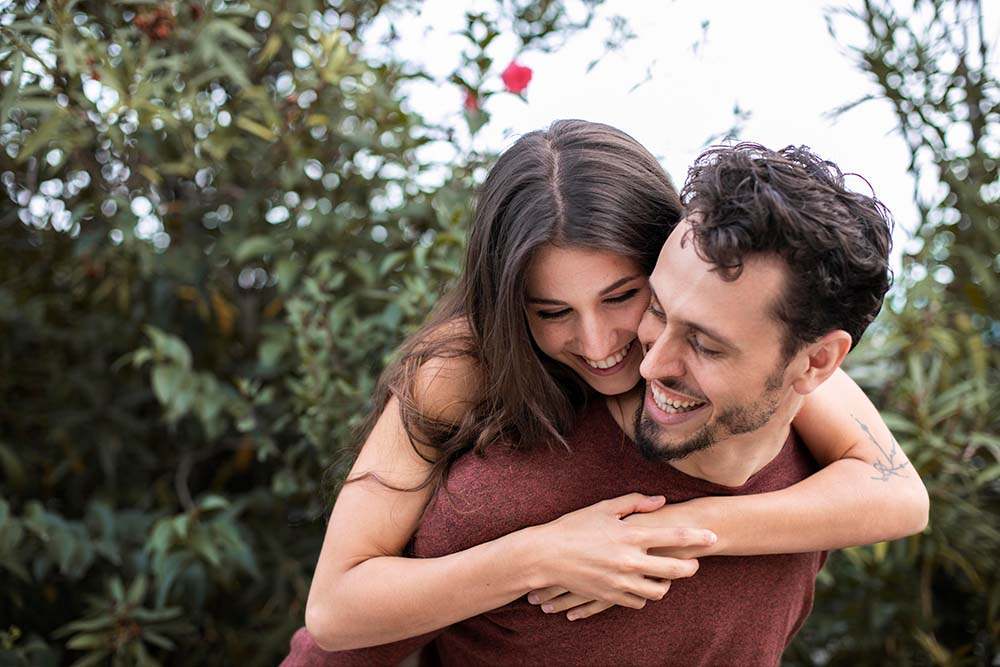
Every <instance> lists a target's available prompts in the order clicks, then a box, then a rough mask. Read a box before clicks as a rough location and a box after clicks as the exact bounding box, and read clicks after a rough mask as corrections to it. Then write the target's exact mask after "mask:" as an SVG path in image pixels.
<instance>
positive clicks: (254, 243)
mask: <svg viewBox="0 0 1000 667" xmlns="http://www.w3.org/2000/svg"><path fill="white" fill-rule="evenodd" d="M277 249H278V242H277V240H275V238H274V237H272V236H251V237H250V238H248V239H246V240H244V241H243V242H242V243H240V245H239V247H238V248H237V249H236V252H235V253H233V261H235V262H236V263H237V264H243V263H244V262H246V261H247V260H248V259H254V258H256V257H262V256H264V255H269V254H271V253H273V252H274V251H275V250H277Z"/></svg>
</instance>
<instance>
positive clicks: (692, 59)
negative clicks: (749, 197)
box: [395, 0, 916, 261]
mask: <svg viewBox="0 0 1000 667" xmlns="http://www.w3.org/2000/svg"><path fill="white" fill-rule="evenodd" d="M473 4H474V3H468V2H463V3H456V2H453V1H452V0H427V2H426V3H425V5H424V9H423V11H422V14H421V15H420V16H419V17H417V18H403V19H402V20H400V21H397V23H396V27H397V29H398V30H399V32H400V34H401V35H402V36H403V39H402V42H401V43H400V44H398V45H397V48H396V49H395V50H396V54H397V55H398V56H403V57H404V58H413V59H416V60H419V61H421V62H424V63H425V64H426V66H427V67H428V68H429V69H430V71H431V72H433V73H435V74H436V75H439V76H440V77H441V80H444V77H446V75H447V74H448V73H450V72H451V70H452V69H453V68H454V67H455V65H456V64H457V63H458V62H459V58H460V52H461V49H462V48H463V47H464V46H465V45H466V42H465V41H464V38H462V37H459V36H455V35H454V34H453V33H454V32H455V31H457V30H459V29H462V28H464V14H463V12H464V11H465V9H466V8H469V7H470V6H472V5H473ZM827 4H829V3H825V2H821V1H819V0H795V1H791V0H782V1H773V2H767V3H759V2H735V1H727V2H711V3H702V2H696V1H695V0H674V1H672V2H661V1H656V2H651V1H649V0H608V2H607V3H606V6H605V7H603V8H602V10H601V14H600V16H602V17H607V16H609V15H611V14H615V13H617V14H622V15H625V16H626V17H627V18H628V19H629V21H630V22H631V26H632V29H633V31H634V32H635V33H636V34H637V38H636V39H634V40H633V41H631V42H629V43H628V44H627V45H626V46H625V47H624V49H623V50H622V51H619V52H615V53H611V54H609V55H608V56H606V57H605V58H604V59H603V60H602V61H601V62H600V63H599V64H598V65H597V67H596V68H594V69H593V70H592V71H591V72H589V73H588V72H587V71H586V68H587V64H588V63H589V62H590V61H591V60H593V59H594V58H595V57H597V56H598V55H600V54H601V53H602V52H603V50H604V46H603V43H602V42H603V37H604V35H605V34H606V32H607V31H606V29H605V28H603V23H604V21H603V20H602V21H599V22H597V24H596V26H595V27H596V29H592V30H590V31H588V32H585V33H580V34H578V35H576V36H574V37H573V38H572V39H570V40H569V42H568V44H566V46H565V47H564V48H563V49H561V50H560V51H559V52H556V53H534V52H528V53H524V54H521V55H520V56H519V57H518V60H519V62H521V64H524V65H527V66H529V67H531V68H532V69H533V70H534V76H533V78H532V81H531V84H530V85H529V87H528V90H527V103H525V102H523V101H521V100H520V99H518V98H517V97H515V96H513V95H506V94H505V95H495V96H493V97H491V98H490V99H489V100H488V101H487V103H486V105H485V108H486V109H487V110H488V111H489V112H490V113H491V114H492V120H491V122H490V124H489V125H487V126H486V127H485V128H484V129H483V130H482V131H481V132H480V135H479V136H478V137H477V139H476V145H477V146H480V147H491V148H502V147H504V146H506V145H509V144H510V143H511V142H512V140H513V139H512V137H516V135H518V134H520V133H523V132H527V131H530V130H534V129H538V128H541V127H544V126H545V125H547V124H549V123H550V122H552V121H553V120H555V119H559V118H584V119H586V120H593V121H601V122H605V123H608V124H610V125H614V126H616V127H619V128H621V129H623V130H625V131H626V132H628V133H629V134H631V135H632V136H634V137H635V138H636V139H637V140H639V141H640V142H641V143H642V144H644V145H645V146H646V147H647V148H648V149H649V150H650V151H651V152H652V153H653V154H654V155H656V156H657V157H658V158H659V159H660V161H661V163H662V164H663V165H664V167H665V168H666V169H667V171H668V172H669V173H670V175H671V177H672V178H673V179H674V182H675V184H677V185H678V187H679V186H680V185H681V184H682V183H683V181H684V176H685V174H686V170H687V166H688V165H689V164H690V163H691V162H692V161H693V160H694V158H695V157H696V156H697V154H698V152H699V151H700V149H701V148H702V146H703V144H704V143H705V141H706V140H707V139H708V138H709V137H710V136H712V135H715V134H717V133H719V132H723V131H725V130H727V129H728V128H729V127H730V126H731V125H732V123H733V116H732V110H733V106H734V104H739V106H740V107H741V108H742V109H745V110H749V111H750V112H752V117H751V119H750V120H749V121H748V122H747V123H746V125H745V129H744V131H743V133H742V136H741V138H743V139H747V140H753V141H757V142H759V143H762V144H764V145H766V146H769V147H772V148H780V147H782V146H785V145H788V144H805V145H808V146H810V147H811V148H813V149H814V150H815V151H816V152H817V153H819V154H820V155H821V156H823V157H824V158H827V159H830V160H833V161H834V162H836V163H837V164H838V165H839V166H840V167H841V168H842V169H843V170H844V171H845V172H857V173H859V174H862V175H863V176H865V177H866V178H867V179H868V180H869V181H870V182H871V184H872V185H873V187H874V189H875V192H876V194H877V196H878V197H879V198H880V199H881V200H882V201H883V202H884V203H885V204H886V205H887V206H889V208H890V210H892V212H893V214H894V216H895V218H896V223H897V234H896V239H897V243H896V253H895V254H896V255H897V258H898V252H899V250H900V249H901V247H902V245H903V244H904V243H905V240H906V238H907V234H906V233H905V230H910V229H913V228H914V226H915V222H916V208H915V206H914V204H913V184H912V180H911V178H910V177H909V175H908V174H907V172H906V167H907V163H908V153H907V151H906V148H905V145H904V143H903V140H902V138H901V137H899V136H898V135H897V134H895V133H894V132H893V127H894V123H893V116H892V111H891V109H890V107H889V104H888V103H887V102H885V101H875V102H868V103H866V104H864V105H862V106H861V107H859V108H856V109H854V110H852V111H851V112H848V113H847V114H846V115H843V116H840V117H839V118H837V119H832V118H830V117H829V115H828V114H829V112H830V111H831V110H832V109H834V108H836V107H837V106H839V105H842V104H844V103H847V102H850V101H853V100H855V99H857V98H859V97H861V96H862V95H864V94H866V93H870V92H873V91H874V84H873V83H870V82H869V80H868V79H867V77H866V76H865V75H864V74H863V73H862V72H861V71H860V70H858V69H857V67H856V66H855V65H854V63H853V62H852V60H851V58H850V57H849V55H848V54H847V52H846V49H845V47H843V46H841V45H838V43H837V42H835V41H834V39H833V38H832V37H831V36H830V34H829V33H828V32H827V28H826V23H825V21H824V15H823V8H824V6H825V5H827ZM487 6H488V5H487ZM705 20H708V21H709V26H708V29H707V33H705V37H706V38H705V39H704V41H702V43H701V45H700V47H699V48H698V49H697V50H695V49H694V48H693V45H694V44H695V42H698V41H701V38H702V35H703V30H702V22H703V21H705ZM840 24H844V25H847V26H850V25H851V24H850V23H849V22H844V21H841V23H840ZM840 24H838V25H840ZM516 47H517V44H516V42H515V40H513V39H510V40H504V39H497V40H496V41H495V42H494V44H493V45H491V55H492V56H493V57H494V58H495V59H496V62H495V68H496V75H497V79H496V81H495V89H499V88H500V87H501V86H502V84H501V83H500V81H499V73H500V71H502V69H503V67H504V66H505V65H506V63H507V62H509V60H510V59H511V58H512V57H513V56H515V55H516V53H515V49H516ZM649 66H652V78H651V80H649V81H648V82H646V83H645V84H643V85H642V86H640V87H639V88H638V89H637V90H635V91H633V92H629V90H630V89H631V88H632V87H633V86H634V85H635V84H636V83H639V82H640V81H642V80H643V79H645V78H646V71H647V68H648V67H649ZM462 101H463V93H462V92H461V91H460V90H459V89H458V88H457V87H456V86H454V85H451V84H444V85H432V84H421V85H418V86H415V87H414V88H413V90H412V92H411V94H410V96H409V99H408V102H409V104H410V105H411V107H412V108H413V109H415V110H416V111H418V112H420V113H422V114H424V115H425V116H427V117H428V118H429V119H431V120H439V121H445V122H448V123H449V124H452V125H455V126H458V127H464V121H463V120H462V116H461V110H462ZM439 150H440V151H442V152H440V153H438V154H437V155H436V156H435V157H436V158H438V159H442V160H446V159H447V158H448V152H447V149H446V148H443V147H441V148H439ZM852 187H854V188H856V189H861V188H862V187H863V183H860V182H859V183H852ZM897 261H898V259H897Z"/></svg>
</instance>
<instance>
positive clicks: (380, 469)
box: [283, 121, 927, 667]
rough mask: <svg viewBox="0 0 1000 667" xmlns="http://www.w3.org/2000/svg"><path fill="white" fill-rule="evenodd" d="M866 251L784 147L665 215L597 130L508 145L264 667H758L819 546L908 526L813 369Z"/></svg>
mask: <svg viewBox="0 0 1000 667" xmlns="http://www.w3.org/2000/svg"><path fill="white" fill-rule="evenodd" d="M682 203H683V206H682ZM889 246H890V224H889V220H888V213H887V211H886V210H885V209H884V208H883V207H882V206H881V205H880V204H879V203H878V202H877V201H876V200H874V199H873V198H870V197H865V196H862V195H860V194H856V193H853V192H850V191H848V190H846V189H845V187H844V184H843V176H842V174H841V173H840V171H839V170H838V169H837V167H836V166H835V165H833V164H832V163H828V162H824V161H822V160H821V159H819V158H818V157H816V156H815V155H814V154H812V153H811V152H809V151H808V150H807V149H804V148H787V149H785V150H782V151H779V152H773V151H769V150H767V149H764V148H762V147H760V146H756V145H751V144H740V145H738V146H735V147H725V148H714V149H710V150H708V151H707V152H705V153H704V154H702V155H701V156H700V157H699V158H698V160H697V161H696V163H695V165H694V166H693V167H692V168H691V170H690V171H689V175H688V180H687V183H686V184H685V186H684V189H683V192H682V193H681V195H680V196H678V194H677V193H676V191H675V190H674V188H673V186H672V185H671V183H670V181H669V178H668V177H667V176H666V174H665V173H664V172H663V170H662V168H661V167H660V165H659V164H658V163H657V161H656V160H655V159H654V158H653V157H652V156H651V155H650V154H649V153H648V152H647V151H646V150H645V149H643V148H642V147H641V146H640V145H639V144H638V143H636V142H635V141H634V140H633V139H632V138H631V137H629V136H628V135H626V134H624V133H623V132H621V131H619V130H616V129H614V128H611V127H609V126H606V125H601V124H596V123H587V122H583V121H559V122H556V123H554V124H553V125H552V126H551V127H550V128H549V129H548V130H545V131H538V132H532V133H529V134H527V135H525V136H523V137H522V138H520V139H519V140H518V141H517V142H516V143H515V144H514V145H513V146H512V147H511V148H510V149H509V150H507V151H506V152H505V153H504V154H503V155H502V156H501V157H500V159H499V160H498V161H497V163H496V165H495V166H494V167H493V169H492V170H491V172H490V173H489V175H488V176H487V178H486V181H485V182H484V184H483V186H482V189H481V191H480V194H479V199H478V203H477V207H476V217H475V221H474V223H473V228H472V230H471V234H470V238H469V243H468V249H467V253H466V258H465V263H464V271H463V274H462V276H461V277H460V279H459V282H458V284H457V285H456V287H455V288H454V289H453V290H452V291H451V292H449V293H448V294H447V295H446V296H445V297H443V299H442V301H441V303H440V304H439V307H438V308H437V309H436V311H435V313H434V314H433V315H432V316H431V318H430V320H429V322H428V323H427V325H426V326H425V327H424V329H422V330H421V331H420V332H418V333H417V334H416V335H415V336H414V337H413V338H411V339H410V340H409V341H408V342H407V343H406V345H405V346H404V347H403V349H402V351H401V353H400V355H399V357H398V358H397V360H396V361H395V362H394V364H393V365H392V366H391V367H390V368H388V369H387V370H386V372H385V374H384V375H383V378H382V381H381V384H380V387H379V394H378V396H377V404H376V408H377V409H376V411H375V413H374V415H373V417H372V420H371V423H370V426H369V429H368V432H367V438H366V440H365V442H364V445H363V446H362V448H361V450H360V452H359V454H358V458H357V461H356V462H355V464H354V467H353V469H352V471H351V474H350V476H349V479H348V482H346V483H345V485H344V487H343V489H342V491H341V492H340V495H339V497H338V499H337V503H336V505H335V507H334V509H333V512H332V514H331V517H330V523H329V527H328V530H327V536H326V540H325V542H324V545H323V550H322V553H321V554H320V559H319V563H318V564H317V567H316V573H315V577H314V579H313V584H312V589H311V590H310V594H309V601H308V607H307V611H306V627H307V628H308V632H307V631H306V630H304V629H303V630H300V631H299V632H298V633H297V634H296V636H295V637H294V638H293V640H292V651H291V654H290V655H289V656H288V658H286V660H285V662H284V663H283V664H284V665H286V666H288V667H300V666H306V665H309V666H319V665H393V664H398V663H399V661H400V660H402V659H403V658H405V657H406V656H407V655H408V654H409V653H411V652H412V651H414V650H415V649H417V648H419V647H421V646H426V648H425V650H424V653H423V655H422V659H423V661H424V663H425V664H443V665H463V666H464V665H475V664H527V663H531V664H547V665H548V664H552V665H618V664H620V665H683V666H691V665H705V666H710V665H711V666H715V665H777V664H778V663H779V661H780V656H781V653H782V651H783V649H784V648H785V647H786V646H787V644H788V642H789V641H790V640H791V638H792V636H793V635H794V634H795V632H796V631H797V630H798V629H799V627H800V626H801V624H802V623H803V621H804V620H805V618H806V616H807V615H808V613H809V610H810V608H811V605H812V598H813V587H814V579H815V576H816V574H817V572H818V570H819V568H820V567H821V565H822V563H823V560H824V557H825V555H824V553H822V552H823V551H825V550H827V549H831V548H837V547H843V546H849V545H854V544H864V543H869V542H873V541H879V540H885V539H893V538H897V537H901V536H904V535H908V534H911V533H914V532H917V531H919V530H921V529H922V528H923V527H924V525H925V523H926V517H927V495H926V491H925V490H924V488H923V485H922V483H921V482H920V480H919V478H918V477H917V475H916V473H915V472H914V471H913V470H912V469H911V468H910V467H909V466H908V462H907V461H906V458H905V456H904V454H903V453H902V451H900V450H899V448H898V447H897V446H896V444H895V442H894V440H893V439H892V436H891V435H890V434H889V432H888V430H887V428H886V426H885V425H884V424H883V423H882V421H881V419H880V418H879V416H878V413H877V411H876V410H875V408H874V406H872V405H871V403H870V402H869V401H868V400H867V398H866V397H865V396H864V395H863V393H862V392H861V391H860V389H859V388H858V387H857V386H856V385H855V384H854V383H853V382H852V381H851V380H850V379H849V378H848V377H847V376H846V375H845V374H844V373H843V371H840V370H838V369H839V365H840V363H841V361H842V360H843V358H844V356H845V355H846V354H847V352H848V351H849V349H851V347H852V346H853V345H854V344H855V343H856V342H857V340H858V339H859V338H860V337H861V335H862V333H863V332H864V330H865V328H866V327H867V326H868V324H869V323H870V322H871V321H872V319H873V318H874V317H875V315H876V314H877V313H878V310H879V308H880V307H881V303H882V298H883V295H884V294H885V292H886V289H887V288H888V269H887V262H888V251H889ZM640 374H641V377H640ZM791 426H794V429H793V428H791ZM404 554H405V557H404ZM721 556H726V557H721ZM668 589H669V590H668ZM647 603H648V604H647ZM640 608H642V611H635V610H636V609H640ZM567 617H568V618H569V620H567ZM588 617H589V618H588ZM582 618H587V620H586V621H583V622H576V623H573V622H570V621H571V620H576V619H582ZM390 642H394V643H390ZM376 645H378V646H376ZM359 647H370V648H359ZM324 649H326V650H329V651H331V652H326V651H325V650H324Z"/></svg>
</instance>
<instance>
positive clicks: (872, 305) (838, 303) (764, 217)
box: [681, 143, 892, 356]
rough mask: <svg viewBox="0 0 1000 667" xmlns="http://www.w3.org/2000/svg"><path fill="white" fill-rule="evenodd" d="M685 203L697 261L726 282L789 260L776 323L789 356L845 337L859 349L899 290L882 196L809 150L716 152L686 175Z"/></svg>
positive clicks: (741, 147)
mask: <svg viewBox="0 0 1000 667" xmlns="http://www.w3.org/2000/svg"><path fill="white" fill-rule="evenodd" d="M866 182H867V181H866ZM681 199H682V201H683V202H684V205H685V207H686V213H687V219H688V222H689V223H690V224H691V229H690V230H689V231H688V234H690V235H692V236H693V238H694V242H695V248H696V250H697V252H698V254H699V256H701V257H702V259H704V260H705V261H707V262H709V263H711V264H714V265H715V266H716V267H717V270H718V271H719V273H720V275H722V277H723V278H724V279H726V280H735V279H736V278H738V277H739V275H740V273H741V272H742V270H743V263H744V261H745V260H746V258H748V257H751V256H754V255H767V254H771V255H777V256H780V257H781V258H782V259H783V260H784V262H785V265H786V266H787V268H788V277H787V282H786V285H785V290H784V295H783V296H782V298H781V299H780V300H779V301H778V303H776V304H775V306H774V308H775V312H774V315H775V317H777V318H778V320H779V321H781V322H783V323H784V324H785V328H786V336H785V340H784V351H785V353H786V355H789V356H790V355H791V354H793V353H794V352H796V351H797V350H799V349H800V348H801V347H802V346H803V345H805V344H807V343H810V342H812V341H815V340H816V339H818V338H819V337H821V336H823V335H824V334H826V333H829V332H830V331H834V330H837V329H842V330H844V331H846V332H847V333H849V334H850V335H851V341H852V346H853V345H856V344H857V342H858V341H859V340H860V339H861V335H862V334H863V333H864V331H865V329H866V328H867V327H868V325H869V324H871V322H872V320H874V319H875V316H876V315H878V312H879V309H880V308H881V307H882V300H883V298H884V297H885V293H886V292H887V291H888V289H889V285H890V281H891V272H890V270H889V250H890V248H891V247H892V217H891V215H890V213H889V210H888V209H887V208H886V207H885V206H884V205H882V203H881V202H879V201H878V200H877V199H876V198H875V197H874V196H865V195H862V194H859V193H857V192H852V191H850V190H848V189H847V188H846V187H845V185H844V174H843V173H842V172H841V170H840V168H839V167H837V165H836V164H834V163H833V162H829V161H826V160H823V159H822V158H820V157H819V156H817V155H816V154H815V153H813V152H812V151H811V150H810V149H809V148H807V147H805V146H799V147H796V146H789V147H787V148H784V149H782V150H780V151H772V150H769V149H767V148H765V147H763V146H761V145H759V144H753V143H740V144H737V145H735V146H715V147H712V148H709V149H707V150H706V151H705V152H703V153H702V154H701V155H700V156H699V157H698V159H697V160H696V161H695V163H694V165H693V166H692V167H691V168H690V169H689V170H688V178H687V183H685V185H684V188H683V190H682V191H681Z"/></svg>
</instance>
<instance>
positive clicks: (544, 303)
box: [528, 273, 642, 306]
mask: <svg viewBox="0 0 1000 667" xmlns="http://www.w3.org/2000/svg"><path fill="white" fill-rule="evenodd" d="M641 277H642V274H641V273H636V274H635V275H632V276H625V277H624V278H620V279H618V280H616V281H615V282H613V283H611V284H610V285H608V286H607V287H605V288H604V289H602V290H601V291H600V294H599V295H600V296H604V295H605V294H607V293H609V292H614V291H615V290H616V289H618V288H619V287H621V286H622V285H624V284H626V283H629V282H631V281H633V280H635V279H636V278H641ZM528 303H535V304H538V305H540V306H565V305H566V302H565V301H557V300H556V299H539V298H537V297H533V296H529V297H528Z"/></svg>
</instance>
